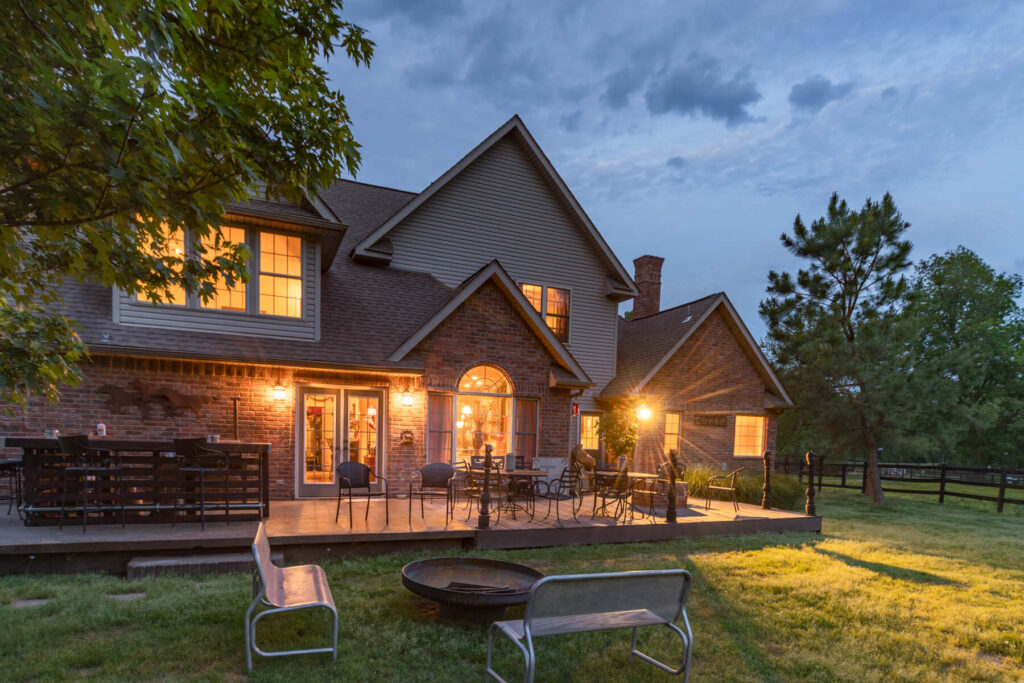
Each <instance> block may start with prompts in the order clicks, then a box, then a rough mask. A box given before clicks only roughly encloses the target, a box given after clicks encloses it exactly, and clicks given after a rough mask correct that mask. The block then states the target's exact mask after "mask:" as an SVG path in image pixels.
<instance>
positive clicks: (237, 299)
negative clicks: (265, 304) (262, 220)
mask: <svg viewBox="0 0 1024 683" xmlns="http://www.w3.org/2000/svg"><path fill="white" fill-rule="evenodd" d="M220 231H221V243H220V246H217V244H216V238H215V236H214V235H209V236H208V237H204V238H203V247H204V248H205V249H206V258H208V259H215V258H217V257H219V256H226V255H228V254H230V253H231V249H230V247H229V244H230V245H234V244H244V243H245V228H221V229H220ZM214 287H216V288H217V291H216V293H215V294H214V295H213V298H212V299H210V300H209V301H207V302H205V303H201V304H200V305H201V306H202V307H203V308H216V309H218V310H221V311H245V283H244V282H237V281H236V282H235V286H234V287H229V286H228V285H227V282H225V280H224V278H222V277H218V278H217V279H216V280H215V281H214Z"/></svg>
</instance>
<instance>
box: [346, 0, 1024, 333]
mask: <svg viewBox="0 0 1024 683" xmlns="http://www.w3.org/2000/svg"><path fill="white" fill-rule="evenodd" d="M343 16H344V17H345V18H346V19H348V20H350V21H354V22H355V23H357V24H359V25H361V26H363V27H364V28H366V29H368V31H369V33H370V37H371V38H372V39H373V40H374V41H375V42H376V44H377V51H376V56H375V57H374V60H373V63H372V66H371V68H370V69H369V70H366V69H356V68H354V67H352V66H350V65H349V64H347V63H345V62H343V60H341V59H340V58H337V59H335V60H334V61H333V62H332V63H331V64H330V65H329V69H330V72H331V74H332V77H333V79H334V82H335V84H336V86H337V87H338V88H339V89H340V90H341V91H342V92H344V93H345V94H346V97H347V98H348V103H349V109H350V111H351V113H352V115H353V117H354V120H355V134H356V138H357V139H358V140H359V141H360V142H361V143H362V144H363V146H364V149H363V154H364V161H363V167H362V170H361V172H360V174H359V177H358V180H360V181H363V182H369V183H376V184H381V185H387V186H389V187H398V188H401V189H405V190H415V191H419V190H422V189H423V188H424V187H426V186H427V185H428V184H429V183H430V182H431V181H433V180H434V179H435V178H436V177H437V176H439V175H441V174H442V173H443V172H444V171H445V170H447V168H448V167H450V166H451V165H452V164H454V163H455V162H456V161H458V159H459V158H460V157H461V156H462V155H463V154H465V153H466V152H467V151H469V150H470V149H471V148H472V147H474V146H475V145H476V144H477V143H479V142H480V141H481V140H482V139H483V138H485V137H486V136H487V135H488V134H490V133H491V132H492V131H493V130H494V129H496V128H497V127H498V126H500V125H501V124H502V123H504V122H505V121H506V120H507V119H508V118H509V117H511V116H512V115H513V114H519V115H520V116H521V117H522V118H523V120H524V121H525V123H526V125H527V127H528V128H529V129H530V131H531V132H532V133H533V135H534V137H536V139H537V141H538V142H539V144H540V146H541V147H542V148H543V149H544V151H545V152H546V153H547V155H548V157H549V158H550V159H551V161H552V162H553V163H554V165H555V167H556V168H557V169H558V171H559V173H560V174H561V175H562V177H563V178H564V179H565V181H566V182H567V183H568V185H569V187H570V188H571V189H572V190H573V192H574V193H575V195H576V197H577V198H578V199H579V201H580V203H581V204H582V205H583V207H584V209H585V210H586V211H587V212H588V213H589V215H590V217H591V218H592V219H593V221H594V223H595V224H596V225H597V226H598V229H599V230H601V232H602V234H603V235H604V237H605V239H607V241H608V242H609V243H610V244H611V246H612V248H613V249H614V250H615V252H616V253H617V254H618V256H619V258H620V259H621V260H622V261H623V263H624V264H625V265H626V267H627V268H628V269H629V270H630V271H632V260H633V259H634V258H635V257H637V256H639V255H641V254H645V253H652V254H657V255H660V256H664V257H665V259H666V262H665V267H664V273H663V283H664V284H663V288H662V306H663V307H668V306H672V305H675V304H678V303H682V302H684V301H689V300H691V299H695V298H698V297H701V296H704V295H705V294H707V293H710V292H713V291H718V290H725V291H726V292H727V293H728V294H729V296H730V298H731V299H732V300H733V302H734V303H735V304H736V306H737V308H738V309H739V311H740V314H741V315H742V316H743V317H744V319H745V320H746V322H747V324H748V325H749V326H750V328H751V331H752V332H753V333H754V335H755V337H758V338H760V337H761V336H762V335H763V332H764V327H763V325H762V323H761V321H760V320H759V318H758V315H757V304H758V302H759V301H760V300H761V298H763V296H764V288H765V283H766V275H767V272H768V270H769V269H773V268H774V269H793V268H795V267H796V265H797V262H796V261H795V260H794V259H793V258H792V257H790V256H789V255H788V254H787V253H786V252H785V251H784V250H783V248H782V247H781V245H780V244H779V240H778V237H779V234H780V233H782V232H783V231H788V230H790V229H791V227H792V223H793V218H794V216H796V214H798V213H799V214H801V215H802V216H803V217H804V218H805V219H808V221H809V220H810V219H812V218H816V217H818V216H820V215H822V214H823V213H824V211H825V208H826V206H827V203H828V198H829V196H830V195H831V193H832V192H834V191H837V192H839V194H840V196H841V197H844V198H846V199H847V200H848V201H849V202H850V203H851V204H853V205H855V206H859V205H860V204H862V203H863V202H864V200H865V199H866V198H868V197H871V198H874V199H878V198H881V196H882V195H883V194H884V193H885V192H887V191H888V192H891V193H892V195H893V197H894V199H895V200H896V203H897V205H898V206H899V207H900V209H901V210H902V212H903V215H904V217H905V218H906V219H907V220H909V221H910V223H911V225H912V227H911V229H910V233H909V235H910V238H911V239H912V241H913V242H914V244H915V252H914V256H915V259H916V260H920V259H923V258H925V257H927V256H928V255H930V254H932V253H935V252H939V251H945V250H947V249H951V248H953V247H955V246H957V245H958V244H963V245H965V246H967V247H969V248H971V249H974V250H975V251H976V252H978V253H979V254H980V255H981V256H982V258H984V259H985V260H986V261H988V262H989V263H990V264H991V265H992V266H994V267H995V268H997V269H998V270H1000V271H1012V272H1018V273H1024V173H1022V159H1024V2H985V1H982V0H977V1H974V2H966V1H965V2H943V1H941V0H927V1H922V2H901V1H897V0H883V1H877V2H876V1H869V0H859V1H856V2H853V1H849V2H844V1H842V0H815V1H811V0H808V1H806V2H791V1H787V0H771V1H770V2H765V1H764V0H760V1H756V2H732V1H726V0H717V1H715V0H710V1H701V0H693V1H686V2H683V1H679V0H676V1H666V2H639V1H629V2H623V1H622V0H618V1H616V2H610V1H602V0H597V1H588V2H558V1H554V0H548V1H541V0H517V1H515V2H507V3H499V2H484V1H470V0H466V1H464V2H460V0H417V1H413V0H408V1H407V2H402V1H401V0H348V1H347V2H346V3H345V12H344V15H343ZM626 307H627V308H628V304H627V305H626Z"/></svg>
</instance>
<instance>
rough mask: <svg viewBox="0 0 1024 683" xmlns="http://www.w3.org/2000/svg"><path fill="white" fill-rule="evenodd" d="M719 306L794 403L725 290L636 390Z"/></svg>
mask: <svg viewBox="0 0 1024 683" xmlns="http://www.w3.org/2000/svg"><path fill="white" fill-rule="evenodd" d="M719 306H721V307H723V308H724V309H725V310H726V312H727V313H728V314H729V316H730V317H731V318H732V320H733V322H734V323H736V328H737V329H738V330H739V331H740V333H741V334H742V335H743V340H744V341H745V342H746V343H747V346H748V347H749V348H750V350H751V351H753V352H754V356H755V357H756V358H757V360H758V361H759V362H760V365H761V369H762V370H763V371H764V373H765V375H766V376H767V377H768V380H769V382H770V383H771V385H772V387H774V389H775V391H777V392H778V395H779V396H780V397H781V398H782V399H783V400H784V401H785V402H786V403H787V404H788V405H794V404H793V399H791V398H790V397H789V394H788V393H786V389H785V387H783V386H782V382H780V381H779V378H778V376H777V375H776V374H775V371H774V370H772V366H771V365H770V364H769V363H768V359H767V358H765V356H764V353H762V352H761V347H760V346H758V344H757V342H755V341H754V337H753V335H751V334H750V330H748V329H747V326H746V325H745V324H744V322H743V320H742V319H741V318H740V314H739V313H737V312H736V309H735V307H733V305H732V302H731V301H729V297H727V296H726V295H725V293H724V292H720V293H719V294H718V295H717V297H715V300H714V301H712V302H711V305H710V306H708V307H707V309H706V310H705V311H704V313H703V314H702V315H701V316H700V318H698V319H697V321H696V322H695V323H694V324H693V325H691V326H690V328H689V329H688V330H687V331H686V333H685V334H683V336H682V337H680V338H679V341H677V342H676V343H675V344H673V345H672V348H671V349H669V351H668V353H666V354H665V355H664V356H662V358H661V360H659V361H658V362H657V363H655V364H654V367H653V368H651V370H650V371H649V372H648V373H647V374H646V375H645V376H644V378H643V379H642V380H640V382H639V383H638V384H637V386H636V389H635V390H634V391H637V392H639V391H640V390H641V389H643V388H644V387H645V386H647V383H648V382H650V381H651V380H652V379H654V376H655V375H656V374H658V371H659V370H661V368H662V367H664V365H665V363H667V362H668V360H669V358H671V357H672V356H674V355H675V353H676V351H678V350H679V349H680V348H682V346H683V344H685V343H686V340H687V339H689V338H690V337H691V336H693V333H694V332H695V331H696V330H697V329H699V328H700V326H701V325H703V324H704V321H706V320H707V319H708V318H709V317H710V316H711V314H712V313H714V311H715V309H717V308H718V307H719Z"/></svg>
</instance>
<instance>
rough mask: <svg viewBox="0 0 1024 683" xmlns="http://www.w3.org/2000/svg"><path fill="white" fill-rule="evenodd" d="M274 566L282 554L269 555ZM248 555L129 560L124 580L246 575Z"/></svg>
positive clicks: (250, 569)
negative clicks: (126, 576) (126, 578)
mask: <svg viewBox="0 0 1024 683" xmlns="http://www.w3.org/2000/svg"><path fill="white" fill-rule="evenodd" d="M271 559H272V560H273V561H274V564H278V565H280V564H284V554H283V553H280V552H276V553H271ZM252 568H253V562H252V553H222V554H217V555H180V556H177V557H133V558H132V559H131V561H129V562H128V570H127V575H128V579H129V580H131V579H143V578H148V577H151V576H201V575H203V574H248V573H249V572H251V571H252Z"/></svg>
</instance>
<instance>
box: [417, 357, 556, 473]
mask: <svg viewBox="0 0 1024 683" xmlns="http://www.w3.org/2000/svg"><path fill="white" fill-rule="evenodd" d="M453 404H454V406H453ZM453 407H454V410H452V408H453ZM428 411H429V413H430V414H429V416H428V425H429V426H428V432H429V434H428V439H427V459H428V462H449V461H452V462H459V461H465V462H472V459H473V456H482V455H483V454H484V446H485V445H487V444H490V445H492V446H493V447H494V456H495V458H499V457H504V456H505V455H507V454H509V453H513V454H515V455H516V456H520V458H521V461H522V462H532V461H533V458H534V457H535V456H536V455H537V427H538V424H537V418H538V416H539V403H538V401H537V400H536V399H532V398H516V396H515V389H514V387H513V386H512V381H511V380H510V379H509V377H508V375H507V374H505V372H504V371H503V370H501V368H498V367H496V366H494V365H477V366H475V367H473V368H470V370H469V371H468V372H466V374H464V375H463V376H462V377H461V378H459V384H458V386H457V388H456V393H455V395H454V396H452V395H450V394H447V395H446V394H431V395H430V402H429V407H428ZM453 436H454V438H452V437H453Z"/></svg>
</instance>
